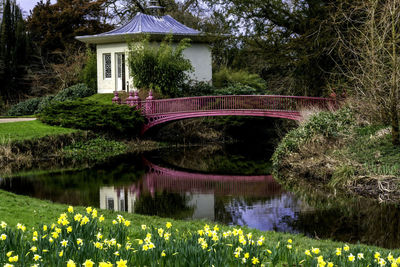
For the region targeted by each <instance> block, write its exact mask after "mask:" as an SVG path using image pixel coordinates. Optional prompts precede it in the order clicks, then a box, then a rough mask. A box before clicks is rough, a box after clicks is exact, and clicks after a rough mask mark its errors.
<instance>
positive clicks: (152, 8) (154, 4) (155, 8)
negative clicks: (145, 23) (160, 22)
mask: <svg viewBox="0 0 400 267" xmlns="http://www.w3.org/2000/svg"><path fill="white" fill-rule="evenodd" d="M147 9H148V10H149V13H150V14H151V15H154V16H160V15H161V10H162V9H164V7H162V6H159V5H158V1H157V0H150V1H149V6H148V7H147Z"/></svg>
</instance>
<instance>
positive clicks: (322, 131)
mask: <svg viewBox="0 0 400 267" xmlns="http://www.w3.org/2000/svg"><path fill="white" fill-rule="evenodd" d="M354 124H355V119H354V116H353V112H352V111H351V110H350V109H349V108H347V107H345V108H342V109H340V110H338V111H336V112H328V111H323V112H319V113H316V114H315V115H312V116H311V117H310V119H309V121H307V122H306V123H304V124H303V125H301V126H299V127H298V128H296V129H294V130H292V131H290V132H289V133H288V134H287V135H286V136H285V137H284V138H283V139H282V141H281V142H280V143H279V145H278V147H277V148H276V150H275V153H274V154H273V156H272V162H273V166H274V168H277V167H279V165H280V161H281V160H282V159H283V158H284V157H286V156H287V155H288V154H290V153H293V152H298V150H299V147H300V146H301V145H303V144H305V143H307V142H310V141H311V140H313V139H315V138H316V137H317V136H323V137H326V138H338V137H340V136H343V135H345V134H349V133H350V131H351V129H352V126H354Z"/></svg>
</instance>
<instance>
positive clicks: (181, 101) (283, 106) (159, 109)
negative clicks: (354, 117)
mask: <svg viewBox="0 0 400 267" xmlns="http://www.w3.org/2000/svg"><path fill="white" fill-rule="evenodd" d="M335 105H336V101H335V100H334V99H330V98H319V97H301V96H274V95H229V96H200V97H184V98H172V99H160V100H146V101H142V102H141V105H140V108H141V109H142V113H143V114H144V115H157V114H169V113H187V112H203V111H215V110H259V111H289V112H291V111H292V112H294V111H299V110H300V109H302V108H308V107H316V108H320V109H328V108H331V107H334V106H335Z"/></svg>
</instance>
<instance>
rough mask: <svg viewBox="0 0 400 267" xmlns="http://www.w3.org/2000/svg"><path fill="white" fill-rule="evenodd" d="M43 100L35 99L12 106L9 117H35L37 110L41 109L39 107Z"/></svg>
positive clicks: (8, 113)
mask: <svg viewBox="0 0 400 267" xmlns="http://www.w3.org/2000/svg"><path fill="white" fill-rule="evenodd" d="M42 100H43V98H41V97H35V98H30V99H28V100H25V101H23V102H20V103H18V104H16V105H14V106H12V107H11V108H10V109H9V110H8V112H7V115H9V116H23V115H33V114H35V112H36V110H37V109H38V108H39V105H40V103H41V101H42Z"/></svg>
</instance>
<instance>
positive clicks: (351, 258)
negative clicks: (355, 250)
mask: <svg viewBox="0 0 400 267" xmlns="http://www.w3.org/2000/svg"><path fill="white" fill-rule="evenodd" d="M355 258H356V257H354V255H353V254H351V253H350V255H349V256H348V259H349V261H351V262H353V261H354V259H355Z"/></svg>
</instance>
